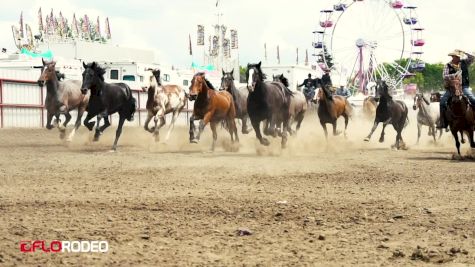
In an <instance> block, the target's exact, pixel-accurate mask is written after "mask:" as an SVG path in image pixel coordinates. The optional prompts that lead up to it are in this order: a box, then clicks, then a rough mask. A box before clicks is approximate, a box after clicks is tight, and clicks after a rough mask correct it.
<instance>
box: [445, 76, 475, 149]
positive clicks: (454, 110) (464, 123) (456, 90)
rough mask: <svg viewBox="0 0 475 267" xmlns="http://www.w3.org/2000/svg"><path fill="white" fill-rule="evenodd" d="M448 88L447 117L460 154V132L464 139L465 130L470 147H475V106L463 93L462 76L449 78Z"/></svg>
mask: <svg viewBox="0 0 475 267" xmlns="http://www.w3.org/2000/svg"><path fill="white" fill-rule="evenodd" d="M447 85H448V88H449V90H450V92H451V97H450V98H449V100H448V102H447V104H448V105H447V110H446V111H445V117H446V118H447V121H448V123H449V126H450V131H451V132H452V135H453V136H454V138H455V146H456V147H457V152H458V155H459V156H461V155H460V142H459V138H458V133H460V134H461V136H462V140H463V134H464V132H465V133H467V134H468V137H469V141H470V147H472V148H475V142H474V140H473V131H474V128H475V119H474V118H475V114H474V111H473V108H472V107H471V106H470V104H469V101H468V98H467V97H466V96H464V95H463V93H462V84H461V79H460V76H455V78H454V79H450V80H448V83H447Z"/></svg>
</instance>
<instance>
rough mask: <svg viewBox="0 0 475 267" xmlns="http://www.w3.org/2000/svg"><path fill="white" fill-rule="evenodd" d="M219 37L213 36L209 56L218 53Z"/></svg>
mask: <svg viewBox="0 0 475 267" xmlns="http://www.w3.org/2000/svg"><path fill="white" fill-rule="evenodd" d="M218 42H219V37H218V36H213V48H212V50H211V56H217V55H218V49H219V44H218Z"/></svg>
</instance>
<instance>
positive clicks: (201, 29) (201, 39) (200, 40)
mask: <svg viewBox="0 0 475 267" xmlns="http://www.w3.org/2000/svg"><path fill="white" fill-rule="evenodd" d="M196 45H205V26H203V25H198V33H197V40H196Z"/></svg>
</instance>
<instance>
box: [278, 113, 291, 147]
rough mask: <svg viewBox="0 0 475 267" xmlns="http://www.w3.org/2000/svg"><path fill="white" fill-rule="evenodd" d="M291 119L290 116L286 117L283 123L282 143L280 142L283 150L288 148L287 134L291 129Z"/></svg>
mask: <svg viewBox="0 0 475 267" xmlns="http://www.w3.org/2000/svg"><path fill="white" fill-rule="evenodd" d="M289 117H290V116H286V118H287V119H284V121H283V122H282V141H281V142H280V145H281V147H282V149H284V148H285V147H286V146H287V132H288V130H289V129H290V121H289Z"/></svg>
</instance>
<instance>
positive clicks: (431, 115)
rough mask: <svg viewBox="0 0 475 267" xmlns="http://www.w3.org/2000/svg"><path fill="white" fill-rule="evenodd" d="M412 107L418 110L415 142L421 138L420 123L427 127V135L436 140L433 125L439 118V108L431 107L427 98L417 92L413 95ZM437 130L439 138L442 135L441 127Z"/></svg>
mask: <svg viewBox="0 0 475 267" xmlns="http://www.w3.org/2000/svg"><path fill="white" fill-rule="evenodd" d="M412 108H413V109H414V110H419V111H418V112H417V144H419V139H420V138H421V129H422V125H424V126H427V127H429V135H431V136H432V137H433V138H434V142H437V140H436V138H435V135H436V131H437V130H436V128H435V127H436V125H437V124H438V122H439V119H440V114H439V108H438V107H437V108H435V109H433V108H431V106H430V102H429V100H427V99H426V98H425V97H424V95H423V94H421V93H417V94H416V95H415V96H414V105H413V106H412ZM438 130H439V139H440V137H441V136H442V129H438Z"/></svg>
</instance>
